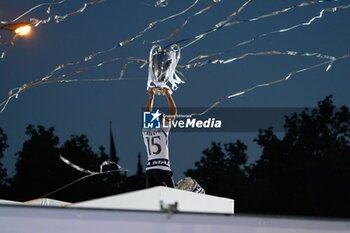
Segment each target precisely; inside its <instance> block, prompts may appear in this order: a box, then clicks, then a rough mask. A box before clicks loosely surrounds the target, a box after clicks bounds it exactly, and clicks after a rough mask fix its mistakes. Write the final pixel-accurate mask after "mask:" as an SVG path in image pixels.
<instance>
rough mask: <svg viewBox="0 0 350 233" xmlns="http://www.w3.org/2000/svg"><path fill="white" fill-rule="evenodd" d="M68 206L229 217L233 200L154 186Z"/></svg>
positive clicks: (232, 211) (231, 212)
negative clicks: (170, 210) (167, 210)
mask: <svg viewBox="0 0 350 233" xmlns="http://www.w3.org/2000/svg"><path fill="white" fill-rule="evenodd" d="M69 207H78V208H79V207H84V208H103V209H119V210H146V211H161V210H162V209H163V210H164V209H169V208H170V209H173V210H175V209H176V211H179V212H195V213H216V214H233V213H234V200H232V199H228V198H221V197H215V196H211V195H204V194H198V193H193V192H188V191H183V190H178V189H172V188H166V187H154V188H150V189H144V190H141V191H135V192H129V193H125V194H119V195H114V196H110V197H105V198H100V199H96V200H91V201H85V202H80V203H75V204H72V205H69ZM174 208H175V209H174Z"/></svg>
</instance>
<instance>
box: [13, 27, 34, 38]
mask: <svg viewBox="0 0 350 233" xmlns="http://www.w3.org/2000/svg"><path fill="white" fill-rule="evenodd" d="M31 30H32V27H31V26H30V25H24V26H20V27H18V28H16V29H15V33H16V34H17V35H19V36H25V35H28V34H29V33H30V32H31Z"/></svg>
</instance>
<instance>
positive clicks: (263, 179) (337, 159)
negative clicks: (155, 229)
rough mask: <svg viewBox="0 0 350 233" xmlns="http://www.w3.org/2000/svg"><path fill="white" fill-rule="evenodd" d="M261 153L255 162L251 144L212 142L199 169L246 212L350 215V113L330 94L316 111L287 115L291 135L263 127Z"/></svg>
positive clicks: (214, 190)
mask: <svg viewBox="0 0 350 233" xmlns="http://www.w3.org/2000/svg"><path fill="white" fill-rule="evenodd" d="M255 141H256V142H257V144H258V145H260V146H261V147H262V154H261V157H260V158H259V159H258V160H257V161H255V162H254V163H253V164H251V165H249V166H244V165H245V164H246V161H247V155H246V153H245V151H246V146H245V145H244V144H243V143H241V142H239V141H237V142H235V143H228V144H224V147H222V145H221V143H215V142H214V143H212V146H211V148H210V149H206V150H204V151H203V156H202V157H201V159H200V161H198V162H196V163H195V168H194V169H190V170H188V171H187V172H186V173H185V174H186V175H187V176H191V177H193V178H195V179H196V180H197V181H198V182H199V183H200V184H201V185H202V186H203V187H204V188H205V190H206V191H207V193H208V194H213V195H218V196H225V197H229V198H233V199H235V205H236V208H235V209H236V211H237V212H241V213H242V212H244V213H248V212H249V213H262V214H287V215H309V216H328V217H350V187H349V184H350V169H349V167H350V113H349V109H348V108H347V107H345V106H343V107H341V108H339V109H336V107H335V105H334V104H333V102H332V97H331V96H328V97H326V98H325V99H324V100H323V101H320V102H319V103H318V106H317V108H315V109H313V110H308V109H305V110H304V111H302V112H301V113H294V114H292V115H291V116H286V117H285V133H284V135H283V136H280V137H278V136H277V135H276V134H275V133H274V132H273V129H272V128H268V129H264V130H260V131H259V134H258V136H257V138H256V139H255Z"/></svg>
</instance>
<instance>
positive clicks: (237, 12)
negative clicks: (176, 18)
mask: <svg viewBox="0 0 350 233" xmlns="http://www.w3.org/2000/svg"><path fill="white" fill-rule="evenodd" d="M252 1H253V0H247V1H246V2H245V3H244V4H243V5H241V6H240V7H239V8H238V10H237V11H234V12H233V13H231V14H230V15H229V16H228V17H226V19H225V20H223V21H220V22H219V23H217V24H216V25H215V26H214V27H212V28H211V29H209V30H208V31H206V32H204V33H202V34H200V35H197V36H195V37H194V38H189V39H184V40H180V41H178V42H175V43H174V44H179V43H182V42H184V41H187V40H191V39H192V41H191V42H189V43H188V44H186V45H184V46H182V47H181V49H184V48H187V47H188V46H190V45H192V44H194V43H196V42H198V41H199V40H201V39H203V38H204V37H205V36H207V35H209V34H210V33H213V32H216V31H217V30H220V29H221V28H223V26H224V25H225V24H227V23H228V22H230V21H231V20H232V18H234V17H235V16H237V15H238V14H239V13H241V12H242V11H243V10H244V8H245V7H246V6H247V5H248V4H249V3H251V2H252Z"/></svg>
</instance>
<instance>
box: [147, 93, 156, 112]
mask: <svg viewBox="0 0 350 233" xmlns="http://www.w3.org/2000/svg"><path fill="white" fill-rule="evenodd" d="M147 94H148V95H149V99H148V101H147V105H146V109H145V112H151V111H152V108H153V102H154V89H153V88H152V87H151V88H149V89H148V90H147Z"/></svg>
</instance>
